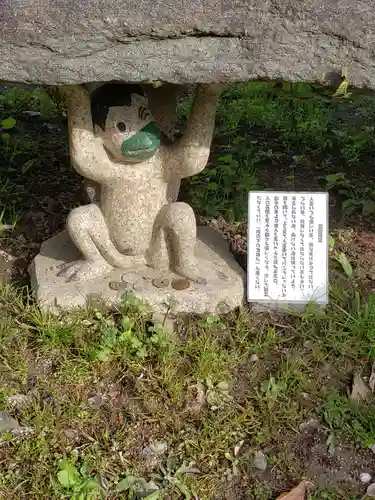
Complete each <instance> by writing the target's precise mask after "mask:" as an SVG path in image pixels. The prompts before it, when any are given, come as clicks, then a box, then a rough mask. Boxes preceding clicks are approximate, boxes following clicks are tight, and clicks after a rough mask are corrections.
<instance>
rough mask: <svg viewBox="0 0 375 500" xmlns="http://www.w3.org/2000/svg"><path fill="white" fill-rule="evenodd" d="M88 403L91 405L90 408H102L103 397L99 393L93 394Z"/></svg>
mask: <svg viewBox="0 0 375 500" xmlns="http://www.w3.org/2000/svg"><path fill="white" fill-rule="evenodd" d="M87 404H88V405H89V406H90V408H93V409H95V410H97V409H98V408H100V407H101V406H102V404H103V398H102V396H100V395H99V394H97V395H95V396H92V397H91V398H89V399H88V400H87Z"/></svg>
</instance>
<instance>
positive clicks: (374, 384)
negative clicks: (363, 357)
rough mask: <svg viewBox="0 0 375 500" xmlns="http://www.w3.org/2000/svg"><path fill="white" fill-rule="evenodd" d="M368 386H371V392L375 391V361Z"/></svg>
mask: <svg viewBox="0 0 375 500" xmlns="http://www.w3.org/2000/svg"><path fill="white" fill-rule="evenodd" d="M368 385H369V386H370V389H371V391H372V392H374V389H375V361H374V362H373V364H372V368H371V375H370V380H369V382H368Z"/></svg>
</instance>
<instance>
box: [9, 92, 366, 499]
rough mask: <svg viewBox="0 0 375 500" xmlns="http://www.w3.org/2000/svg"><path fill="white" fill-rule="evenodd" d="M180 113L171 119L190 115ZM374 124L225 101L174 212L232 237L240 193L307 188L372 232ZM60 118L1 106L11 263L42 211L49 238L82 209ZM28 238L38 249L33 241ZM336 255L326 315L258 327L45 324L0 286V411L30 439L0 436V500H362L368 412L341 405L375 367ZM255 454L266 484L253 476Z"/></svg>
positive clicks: (359, 294) (134, 308) (97, 312)
mask: <svg viewBox="0 0 375 500" xmlns="http://www.w3.org/2000/svg"><path fill="white" fill-rule="evenodd" d="M24 111H35V112H40V116H39V117H36V118H35V120H36V121H34V118H32V117H31V118H30V117H29V118H25V116H27V115H25V114H24ZM179 111H180V117H181V119H182V120H183V119H184V117H185V116H186V115H187V113H188V111H189V102H188V101H184V102H183V103H182V104H181V106H180V110H179ZM374 115H375V106H374V104H373V100H372V99H371V98H370V97H366V96H360V95H357V94H355V93H353V94H352V95H351V97H350V98H349V99H333V98H332V91H330V90H326V89H316V88H313V87H311V86H309V85H303V84H298V85H297V84H295V85H289V84H272V83H251V84H246V85H239V86H234V87H230V88H228V89H227V90H226V91H225V93H224V94H223V96H222V99H221V102H220V105H219V110H218V115H217V129H216V133H215V140H214V146H213V151H212V155H211V159H210V164H209V166H208V168H207V169H205V170H204V172H202V173H201V174H200V175H198V176H196V177H194V178H192V179H188V180H187V181H185V182H184V184H183V189H182V194H183V197H184V198H185V199H186V200H188V201H189V202H190V203H191V204H192V205H193V206H194V208H195V210H196V212H197V213H198V214H199V215H203V216H208V217H218V216H219V215H221V216H223V217H224V218H225V219H226V220H227V221H231V220H232V221H233V220H235V221H237V222H243V221H245V220H246V211H247V201H246V199H247V193H248V191H249V190H251V189H259V188H263V189H264V188H266V189H272V188H278V189H300V188H301V187H305V188H307V189H310V187H311V185H312V179H313V180H314V182H316V184H315V185H314V189H315V188H319V189H321V188H322V187H325V188H327V189H329V190H331V192H332V194H333V195H334V196H337V200H338V202H339V204H340V206H341V208H342V211H343V213H344V214H345V213H346V214H349V213H350V214H356V213H358V214H365V215H366V216H367V218H368V220H369V221H371V216H372V215H373V208H372V203H374V200H373V189H372V187H371V183H370V182H369V179H370V180H371V169H370V166H371V168H372V151H373V149H374V138H373V136H374V134H373V125H372V123H373V121H374ZM9 119H11V121H9ZM4 120H7V121H6V122H5V126H4V123H3V122H4ZM12 120H13V121H12ZM14 120H15V122H14ZM64 120H65V119H64V117H62V116H61V115H60V114H59V108H58V105H57V104H56V103H55V102H54V100H53V99H51V98H50V97H48V96H46V95H45V94H43V93H41V92H40V91H39V90H35V91H34V90H33V91H25V90H20V89H4V90H3V91H2V92H1V93H0V122H1V123H3V126H2V128H1V129H0V141H1V147H0V163H1V167H2V168H1V172H0V230H1V238H0V247H1V248H3V247H4V248H5V244H6V243H7V242H8V241H9V240H12V242H13V241H14V240H15V241H17V245H18V246H20V248H21V250H22V255H23V254H24V253H25V248H26V245H27V244H29V243H32V244H34V245H35V239H33V237H32V236H30V237H28V239H27V241H26V243H25V244H23V243H19V241H18V240H17V238H18V236H17V231H19V230H20V229H19V228H20V227H21V228H22V227H24V226H28V225H30V224H29V223H28V222H27V220H28V219H27V218H26V216H27V214H28V212H29V211H34V212H35V211H39V212H40V211H41V210H43V211H44V212H46V213H48V214H49V215H48V217H49V218H48V224H46V226H48V227H49V226H52V227H53V229H54V231H55V232H56V231H57V230H59V229H60V227H61V224H62V223H63V220H64V217H65V215H66V213H67V212H68V211H69V209H70V207H71V206H73V205H74V204H77V203H79V202H81V199H80V198H79V196H78V195H77V194H76V193H75V191H74V190H75V189H76V188H75V187H74V186H76V185H77V184H78V178H76V177H74V176H73V174H72V173H71V172H70V171H69V170H68V169H67V168H65V166H64V158H65V157H66V153H67V150H66V142H64V141H65V136H64V133H65V132H64V130H65V129H64V123H65V121H64ZM45 124H49V125H51V124H57V125H58V126H59V127H61V128H62V133H61V134H58V133H56V134H55V133H54V132H53V133H52V135H48V134H47V133H46V132H45V128H43V127H44V125H45ZM10 125H12V126H10ZM64 155H65V156H64ZM363 175H365V176H366V183H364V181H363ZM46 176H47V177H48V179H49V180H50V181H51V183H52V184H51V185H53V186H54V188H53V190H52V191H51V193H48V194H50V197H49V198H48V197H47V198H46V201H44V198H43V196H44V194H45V193H43V196H42V191H41V192H40V194H39V192H36V191H33V189H34V188H33V186H35V185H36V184H38V182H39V181H43V182H45V179H46ZM270 178H271V179H276V181H275V182H274V183H272V182H273V181H272V182H270ZM42 184H43V183H42V182H41V185H42ZM56 186H58V187H56ZM41 190H43V188H41ZM44 190H45V188H44ZM70 192H72V193H73V194H74V193H75V194H74V196H73V195H72V196H71V197H68V198H65V197H66V193H70ZM69 196H70V195H69ZM52 197H53V198H54V199H53V200H52V201H53V202H59V200H61V201H60V204H58V205H57V208H56V207H55V206H54V205H53V204H51V203H52V202H51V198H52ZM51 206H52V209H51ZM54 213H57V215H56V216H54V215H53V214H54ZM51 214H52V215H51ZM54 217H55V218H54ZM25 220H26V222H24V221H25ZM236 227H237V226H236ZM13 228H14V231H13ZM41 231H42V232H41V233H38V238H39V240H38V241H41V240H42V239H45V238H46V237H47V235H48V236H49V233H45V232H46V231H47V230H46V229H45V228H44V226H43V229H42V230H41ZM13 235H15V236H14V237H13ZM336 246H337V248H336ZM336 246H335V248H334V249H333V250H332V251H331V274H332V279H331V304H330V306H329V307H328V308H327V309H326V310H325V311H321V310H315V309H314V308H308V310H307V312H305V313H303V314H290V315H288V316H287V317H285V318H284V317H281V318H276V319H275V318H273V319H272V317H268V316H265V315H261V314H254V313H251V312H250V311H249V310H248V309H247V308H244V309H243V310H240V311H236V312H233V313H232V314H229V315H226V316H223V317H220V318H216V317H213V316H208V317H203V318H193V317H184V318H178V319H177V328H176V331H175V332H170V331H167V330H165V329H164V328H163V327H162V326H161V325H160V324H154V323H153V322H152V315H151V312H150V311H149V309H148V308H147V306H146V305H144V304H142V303H140V302H139V301H138V300H137V299H135V298H134V297H133V296H127V297H124V299H123V303H122V305H121V307H120V308H119V309H118V310H117V311H114V312H112V313H110V312H108V311H107V310H106V309H105V308H104V307H103V306H102V305H101V304H91V305H90V306H89V307H88V309H87V310H86V311H81V312H77V313H75V314H69V315H67V314H64V315H61V316H59V317H56V316H50V315H47V314H45V313H43V312H41V311H40V310H39V309H38V307H37V306H36V305H35V303H34V300H33V297H32V296H30V292H29V290H28V288H24V289H19V288H17V287H16V286H10V285H1V286H0V308H1V316H0V340H1V342H0V410H1V411H5V412H7V413H8V414H10V415H12V416H13V417H14V418H16V419H17V421H18V422H19V423H20V424H21V425H22V426H24V427H25V428H28V429H29V431H28V432H27V433H25V434H22V433H21V434H20V433H17V432H13V433H12V432H7V433H5V434H3V435H2V438H1V440H0V498H4V499H5V498H6V499H22V500H23V499H26V498H48V499H55V498H56V499H60V498H72V499H75V500H78V499H79V500H83V499H95V498H111V499H112V498H113V499H115V498H135V497H137V498H138V497H140V496H142V495H146V494H149V497H148V498H149V499H150V498H151V499H152V500H155V499H161V498H172V499H174V498H176V499H177V498H201V499H204V500H206V499H207V500H211V499H212V500H216V499H228V500H232V499H233V498H246V499H254V500H255V499H256V500H269V499H272V498H276V496H277V495H278V494H280V493H281V492H283V491H287V490H288V489H290V488H291V487H293V486H294V485H295V484H297V483H298V482H299V481H300V480H301V479H302V478H304V477H306V478H307V479H309V480H311V481H312V482H314V488H313V489H312V490H311V491H310V492H309V500H325V499H329V500H343V499H345V500H348V499H357V500H358V499H360V498H361V497H362V496H363V493H364V489H365V487H363V486H362V485H361V484H360V482H359V473H360V472H362V471H369V472H372V470H374V467H375V457H374V455H373V454H372V452H371V451H370V450H369V449H368V448H369V445H371V444H373V443H375V429H374V423H373V422H374V413H375V404H374V401H373V399H372V400H371V401H370V402H368V403H366V404H355V403H353V401H352V400H351V399H350V397H349V393H350V389H351V383H352V378H353V374H354V373H355V372H361V373H362V374H363V376H364V377H365V376H368V375H369V374H370V372H371V366H372V363H373V361H375V343H374V332H375V296H374V295H373V292H371V289H370V288H366V287H365V286H364V282H363V280H361V279H359V276H360V274H359V273H358V269H357V268H356V267H355V265H354V263H352V264H353V267H351V266H348V265H347V262H346V261H345V259H344V260H343V257H342V254H343V255H344V257H345V256H346V252H347V247H346V246H345V244H342V243H341V244H340V242H339V238H337V245H336ZM26 255H27V258H28V259H30V258H31V256H32V255H30V254H26ZM345 258H346V257H345ZM346 259H347V258H346ZM338 261H339V262H338ZM369 290H370V291H369ZM255 355H256V357H255ZM311 419H316V420H317V421H318V424H317V427H316V428H314V429H309V428H306V425H307V423H308V422H309V421H311ZM301 426H302V427H301ZM304 429H305V430H304ZM306 429H307V430H306ZM158 443H159V445H160V443H161V445H160V446H161V447H160V448H159V449H160V450H162V451H161V452H160V453H159V454H157V453H155V452H152V451H151V452H150V446H151V447H152V446H156V445H157V444H158ZM259 450H261V451H262V452H263V453H264V454H265V455H266V457H267V460H268V468H267V470H266V471H265V472H260V471H258V470H257V469H255V467H254V464H253V458H254V453H255V451H259ZM150 495H151V496H150Z"/></svg>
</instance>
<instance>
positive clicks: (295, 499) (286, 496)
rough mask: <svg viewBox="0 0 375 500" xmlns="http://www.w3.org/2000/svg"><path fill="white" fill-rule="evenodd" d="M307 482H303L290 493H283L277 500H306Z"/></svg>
mask: <svg viewBox="0 0 375 500" xmlns="http://www.w3.org/2000/svg"><path fill="white" fill-rule="evenodd" d="M305 495H306V481H301V482H300V483H299V485H298V486H296V487H295V488H293V489H292V490H290V491H289V493H282V494H281V495H280V496H278V497H277V499H276V500H281V499H282V500H305Z"/></svg>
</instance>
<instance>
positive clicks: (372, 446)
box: [369, 443, 375, 454]
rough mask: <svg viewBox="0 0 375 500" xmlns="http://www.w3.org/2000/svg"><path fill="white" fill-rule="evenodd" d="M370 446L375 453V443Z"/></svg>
mask: <svg viewBox="0 0 375 500" xmlns="http://www.w3.org/2000/svg"><path fill="white" fill-rule="evenodd" d="M369 448H370V450H371V451H372V452H373V453H374V454H375V443H374V444H372V445H371V446H369Z"/></svg>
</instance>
